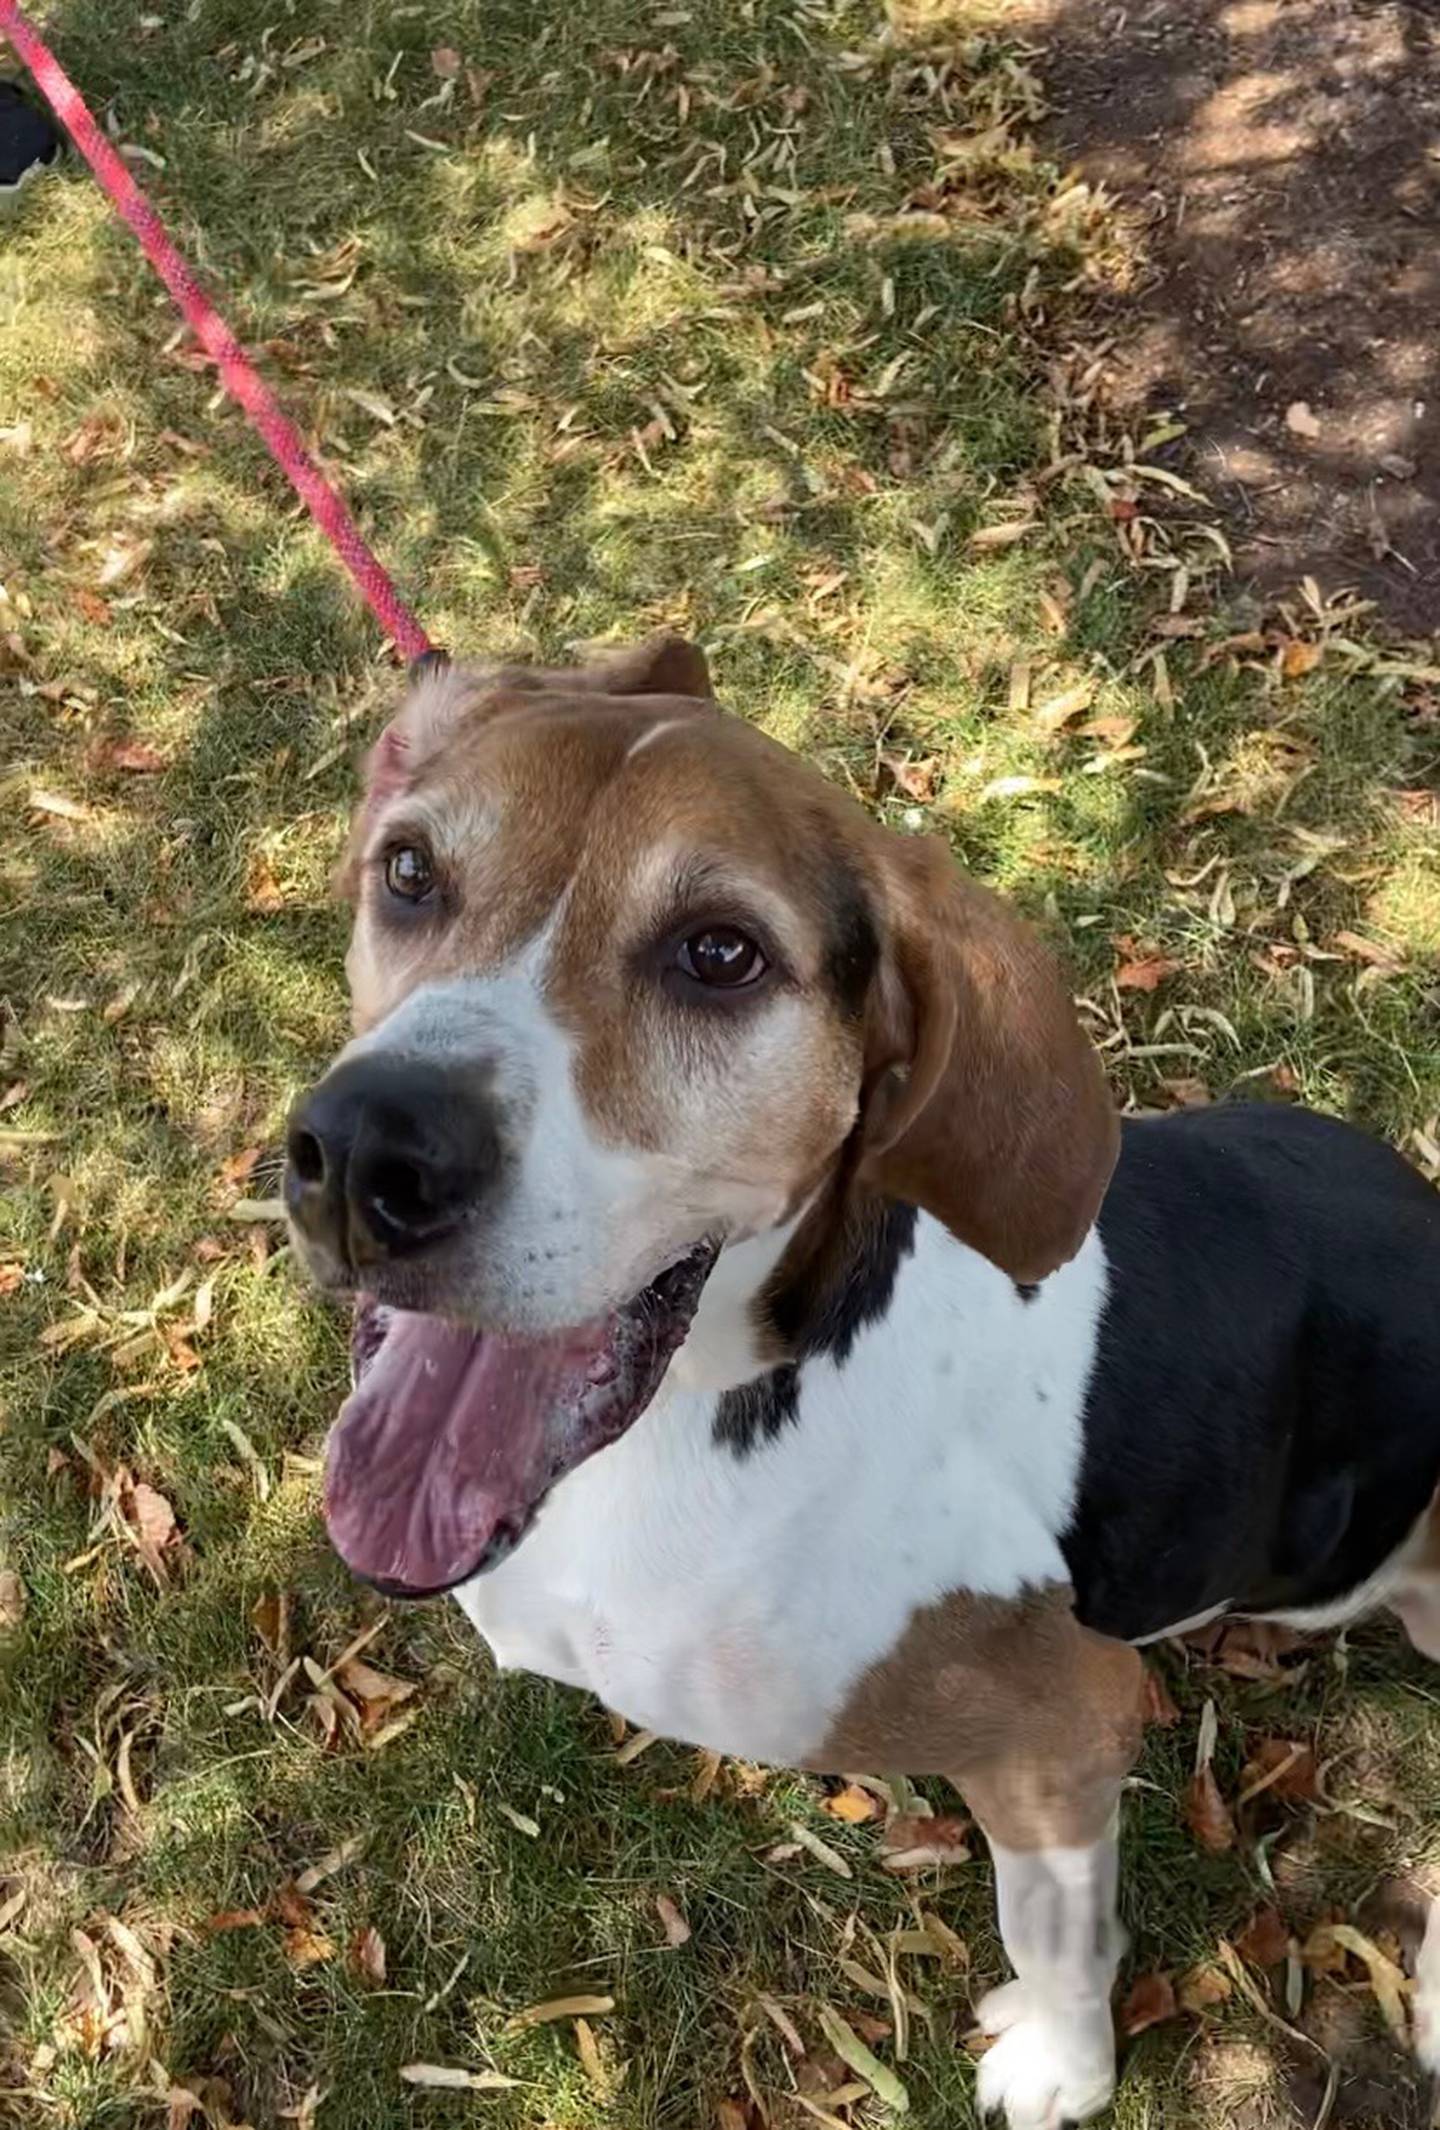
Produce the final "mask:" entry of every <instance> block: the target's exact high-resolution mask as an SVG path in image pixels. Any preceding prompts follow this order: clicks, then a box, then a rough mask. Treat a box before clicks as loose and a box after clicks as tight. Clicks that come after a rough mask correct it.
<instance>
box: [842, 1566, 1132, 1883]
mask: <svg viewBox="0 0 1440 2130" xmlns="http://www.w3.org/2000/svg"><path fill="white" fill-rule="evenodd" d="M1143 1694H1144V1666H1143V1663H1142V1661H1141V1658H1140V1656H1139V1653H1138V1652H1137V1651H1136V1650H1134V1649H1131V1648H1130V1647H1129V1645H1128V1644H1126V1643H1124V1642H1114V1641H1111V1640H1110V1639H1109V1637H1108V1636H1105V1635H1098V1634H1094V1633H1092V1632H1091V1630H1090V1629H1089V1628H1087V1627H1082V1626H1081V1625H1080V1622H1079V1621H1078V1620H1077V1619H1076V1617H1075V1613H1074V1610H1073V1603H1072V1593H1071V1592H1070V1590H1069V1588H1068V1587H1066V1586H1064V1585H1060V1584H1056V1585H1053V1586H1051V1587H1049V1588H1047V1589H1044V1590H1038V1591H1034V1592H1031V1593H1027V1594H1026V1595H1025V1596H1024V1597H1022V1598H1019V1599H1015V1600H1005V1599H1000V1598H989V1597H976V1596H974V1595H973V1594H972V1593H970V1592H968V1591H964V1590H957V1591H952V1592H951V1594H950V1595H949V1596H948V1597H945V1598H942V1599H941V1600H940V1601H939V1603H938V1604H934V1605H927V1606H926V1607H924V1608H923V1610H921V1611H919V1612H917V1613H916V1614H915V1616H914V1618H913V1619H912V1621H911V1622H910V1625H909V1627H908V1628H907V1629H906V1631H905V1633H904V1634H903V1635H902V1637H901V1638H900V1641H899V1642H898V1643H897V1644H896V1646H895V1648H894V1649H893V1650H891V1651H890V1653H889V1654H888V1655H887V1656H885V1657H882V1658H881V1659H880V1660H879V1662H878V1663H876V1664H874V1665H872V1666H871V1668H870V1670H869V1671H867V1672H866V1674H865V1675H864V1677H863V1678H862V1679H861V1680H860V1681H859V1683H858V1685H857V1686H856V1687H855V1689H854V1691H853V1692H852V1694H851V1696H850V1699H849V1701H848V1702H847V1703H846V1705H845V1707H844V1709H843V1710H842V1711H841V1713H840V1715H839V1717H838V1718H837V1720H836V1722H835V1723H834V1725H833V1726H832V1728H831V1730H830V1733H829V1736H828V1737H827V1738H825V1739H824V1741H823V1742H822V1743H821V1745H820V1746H819V1747H818V1749H817V1750H816V1751H815V1752H814V1753H813V1754H811V1755H809V1756H808V1757H807V1760H806V1763H805V1764H806V1765H807V1766H808V1767H811V1768H814V1769H817V1770H819V1771H821V1772H824V1773H827V1774H831V1773H835V1772H837V1771H839V1770H843V1769H846V1768H882V1769H883V1768H898V1769H903V1770H904V1772H905V1773H907V1774H910V1775H945V1776H947V1777H948V1778H949V1780H950V1781H952V1782H953V1783H954V1784H955V1786H956V1787H957V1789H959V1790H960V1792H961V1794H962V1795H963V1796H964V1797H965V1799H966V1800H967V1802H968V1803H969V1804H970V1806H971V1808H972V1809H973V1811H974V1813H975V1816H976V1818H977V1819H978V1820H979V1821H980V1824H981V1825H982V1826H983V1827H984V1828H985V1830H986V1832H987V1833H988V1834H992V1835H994V1836H995V1838H996V1839H997V1840H998V1841H1001V1842H1003V1843H1004V1844H1005V1846H1006V1847H1007V1848H1010V1849H1039V1848H1053V1847H1057V1846H1065V1847H1081V1846H1084V1845H1085V1844H1087V1843H1090V1842H1093V1841H1097V1840H1099V1839H1100V1837H1101V1836H1102V1835H1103V1833H1104V1832H1105V1829H1106V1827H1107V1826H1108V1824H1109V1820H1110V1815H1111V1814H1112V1812H1113V1811H1114V1809H1115V1802H1116V1799H1117V1797H1118V1794H1119V1788H1120V1784H1121V1782H1122V1780H1123V1778H1124V1776H1125V1774H1126V1772H1127V1770H1128V1769H1129V1768H1130V1767H1131V1765H1132V1764H1133V1762H1134V1760H1135V1757H1136V1755H1137V1753H1138V1752H1139V1749H1140V1737H1141V1730H1142V1725H1143Z"/></svg>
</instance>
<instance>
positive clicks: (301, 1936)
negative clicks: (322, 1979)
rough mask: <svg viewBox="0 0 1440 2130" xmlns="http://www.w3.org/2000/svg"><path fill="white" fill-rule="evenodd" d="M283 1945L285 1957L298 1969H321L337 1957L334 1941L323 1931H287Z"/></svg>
mask: <svg viewBox="0 0 1440 2130" xmlns="http://www.w3.org/2000/svg"><path fill="white" fill-rule="evenodd" d="M283 1943H284V1947H285V1957H286V1959H287V1960H288V1961H289V1962H290V1965H291V1966H292V1967H293V1968H296V1969H303V1968H307V1967H319V1966H320V1965H321V1963H322V1962H323V1961H325V1960H333V1959H334V1957H335V1943H334V1940H333V1939H331V1938H327V1937H326V1935H325V1933H324V1931H323V1930H287V1931H286V1933H285V1936H284V1940H283Z"/></svg>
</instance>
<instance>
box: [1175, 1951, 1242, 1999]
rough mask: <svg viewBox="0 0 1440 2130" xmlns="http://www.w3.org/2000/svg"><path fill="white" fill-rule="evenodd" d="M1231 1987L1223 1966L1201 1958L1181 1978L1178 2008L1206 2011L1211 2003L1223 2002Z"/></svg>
mask: <svg viewBox="0 0 1440 2130" xmlns="http://www.w3.org/2000/svg"><path fill="white" fill-rule="evenodd" d="M1232 1988H1233V1985H1232V1983H1231V1981H1230V1977H1229V1976H1228V1975H1227V1974H1226V1973H1225V1971H1224V1969H1223V1968H1220V1967H1215V1966H1213V1965H1212V1964H1211V1963H1210V1962H1209V1961H1208V1960H1202V1961H1201V1963H1200V1965H1199V1966H1198V1967H1192V1968H1191V1970H1190V1972H1189V1974H1188V1975H1186V1976H1184V1977H1183V1978H1182V1980H1181V1983H1180V1991H1179V1995H1180V2009H1181V2011H1183V2012H1207V2011H1209V2009H1210V2007H1211V2006H1212V2005H1215V2004H1224V2003H1225V2001H1226V1999H1227V1998H1228V1997H1229V1996H1230V1994H1231V1992H1232Z"/></svg>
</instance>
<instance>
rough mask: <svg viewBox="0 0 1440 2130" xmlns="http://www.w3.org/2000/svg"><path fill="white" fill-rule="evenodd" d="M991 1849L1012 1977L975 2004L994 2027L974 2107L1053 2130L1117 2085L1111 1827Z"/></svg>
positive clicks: (1082, 2117)
mask: <svg viewBox="0 0 1440 2130" xmlns="http://www.w3.org/2000/svg"><path fill="white" fill-rule="evenodd" d="M990 1853H991V1855H992V1857H993V1858H994V1863H995V1891H996V1899H997V1902H998V1905H999V1910H1000V1931H1001V1935H1002V1937H1003V1938H1004V1940H1005V1950H1006V1952H1007V1953H1008V1954H1009V1956H1010V1960H1011V1962H1012V1964H1013V1966H1014V1968H1015V1976H1016V1979H1015V1980H1014V1981H1013V1982H1007V1983H1005V1984H1004V1986H1003V1987H1002V1988H1000V1989H997V1990H992V1991H991V1992H990V1994H989V1995H988V1996H987V1997H985V1998H984V1999H982V2001H981V2003H980V2004H979V2006H978V2007H977V2011H976V2016H977V2018H978V2019H979V2021H980V2024H981V2026H982V2027H983V2028H984V2029H985V2031H986V2033H987V2034H994V2035H998V2037H999V2038H998V2040H997V2041H996V2042H995V2045H994V2047H993V2048H992V2049H991V2050H990V2051H989V2053H988V2054H987V2055H986V2056H985V2057H983V2058H982V2060H981V2064H980V2077H979V2083H978V2087H977V2093H978V2098H979V2102H980V2110H981V2113H982V2114H985V2115H988V2114H989V2113H990V2112H991V2111H992V2110H995V2109H1003V2110H1004V2113H1005V2117H1006V2120H1007V2122H1008V2123H1009V2126H1010V2130H1060V2126H1061V2124H1062V2123H1067V2122H1077V2123H1081V2122H1085V2121H1087V2120H1088V2119H1089V2118H1090V2117H1091V2116H1092V2115H1098V2114H1099V2112H1100V2110H1101V2109H1102V2108H1103V2107H1104V2106H1105V2104H1106V2102H1107V2101H1108V2100H1109V2098H1110V2096H1111V2094H1112V2093H1113V2092H1114V2090H1115V2030H1114V2026H1113V2024H1112V2022H1111V2017H1110V1991H1111V1988H1112V1986H1113V1984H1114V1981H1115V1970H1116V1968H1117V1967H1118V1965H1119V1962H1120V1957H1121V1954H1122V1952H1123V1951H1124V1936H1123V1933H1122V1931H1121V1928H1120V1923H1119V1920H1118V1918H1117V1916H1116V1912H1115V1888H1116V1880H1117V1875H1118V1844H1117V1837H1116V1831H1115V1829H1114V1828H1113V1827H1112V1828H1111V1831H1110V1832H1109V1834H1108V1835H1107V1836H1106V1837H1105V1839H1104V1841H1102V1842H1097V1843H1096V1844H1095V1846H1094V1847H1093V1848H1088V1849H1037V1850H1033V1851H1025V1850H1017V1849H1006V1848H1004V1847H1003V1846H1002V1845H1001V1844H1000V1843H998V1842H994V1841H992V1842H991V1844H990Z"/></svg>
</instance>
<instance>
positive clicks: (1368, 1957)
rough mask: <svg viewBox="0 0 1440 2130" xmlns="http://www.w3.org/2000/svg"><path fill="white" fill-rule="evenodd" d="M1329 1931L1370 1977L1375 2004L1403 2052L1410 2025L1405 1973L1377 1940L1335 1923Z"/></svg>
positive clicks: (1408, 2036) (1407, 2041) (1407, 2043)
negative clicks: (1361, 1963) (1362, 1964)
mask: <svg viewBox="0 0 1440 2130" xmlns="http://www.w3.org/2000/svg"><path fill="white" fill-rule="evenodd" d="M1329 1927H1330V1936H1331V1937H1332V1938H1333V1940H1334V1941H1335V1943H1336V1944H1337V1945H1339V1946H1342V1947H1343V1948H1344V1950H1345V1951H1346V1952H1347V1953H1353V1954H1354V1956H1355V1958H1356V1959H1357V1960H1360V1961H1362V1962H1363V1963H1364V1966H1365V1969H1366V1972H1367V1973H1368V1975H1369V1977H1370V1987H1371V1989H1372V1990H1373V1991H1374V1992H1375V2002H1376V2003H1377V2004H1378V2005H1379V2007H1380V2011H1381V2015H1382V2017H1383V2018H1384V2021H1385V2024H1386V2026H1387V2027H1389V2029H1390V2032H1391V2034H1392V2035H1393V2036H1394V2038H1395V2040H1396V2041H1398V2042H1399V2044H1400V2046H1401V2048H1402V2049H1404V2048H1408V2047H1409V2045H1410V2023H1409V2020H1408V2018H1407V2016H1406V2009H1405V1999H1406V1996H1407V1995H1408V1993H1409V1989H1410V1984H1409V1983H1408V1982H1407V1981H1406V1979H1405V1976H1404V1974H1403V1972H1402V1970H1401V1969H1400V1968H1399V1967H1398V1966H1397V1965H1396V1963H1395V1962H1394V1961H1393V1960H1392V1959H1391V1958H1390V1956H1389V1954H1388V1953H1386V1952H1382V1951H1381V1949H1380V1947H1379V1946H1378V1945H1377V1944H1376V1943H1375V1940H1374V1939H1373V1938H1367V1937H1366V1936H1365V1934H1364V1932H1363V1931H1359V1930H1355V1929H1353V1928H1352V1927H1351V1925H1350V1924H1348V1923H1332V1924H1331V1925H1330V1926H1329Z"/></svg>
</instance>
